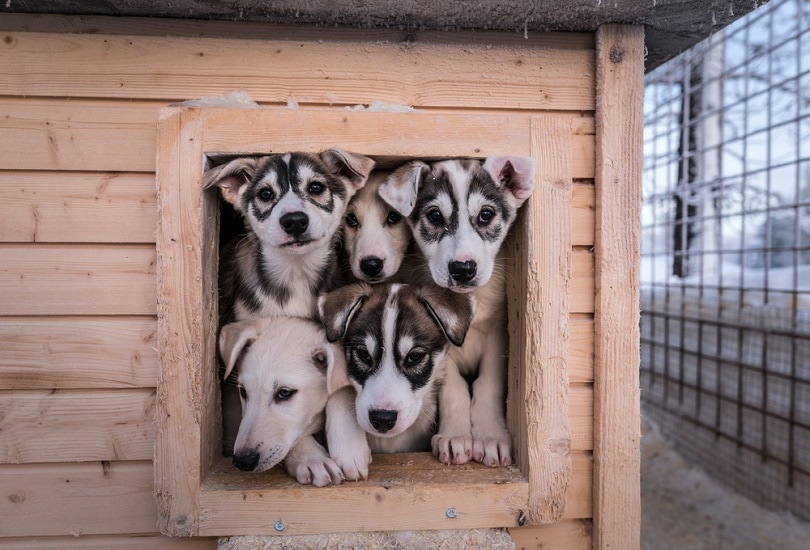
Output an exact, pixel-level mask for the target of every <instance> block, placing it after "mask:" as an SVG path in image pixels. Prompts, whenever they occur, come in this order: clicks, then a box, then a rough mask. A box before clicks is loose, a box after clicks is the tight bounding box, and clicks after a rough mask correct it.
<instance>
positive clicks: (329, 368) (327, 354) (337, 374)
mask: <svg viewBox="0 0 810 550" xmlns="http://www.w3.org/2000/svg"><path fill="white" fill-rule="evenodd" d="M312 360H313V362H314V363H315V365H316V366H317V367H318V368H319V369H322V370H323V372H324V373H325V374H326V391H327V392H328V393H329V395H332V394H333V393H335V392H336V391H337V390H339V389H340V388H342V387H343V386H348V385H349V384H350V382H349V372H348V370H347V368H346V354H345V352H344V351H343V346H341V345H340V344H324V345H323V346H320V347H318V348H317V349H315V350H314V351H313V355H312Z"/></svg>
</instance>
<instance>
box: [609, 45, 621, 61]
mask: <svg viewBox="0 0 810 550" xmlns="http://www.w3.org/2000/svg"><path fill="white" fill-rule="evenodd" d="M623 59H624V49H623V48H621V47H620V46H613V47H612V48H610V62H611V63H621V62H622V60H623Z"/></svg>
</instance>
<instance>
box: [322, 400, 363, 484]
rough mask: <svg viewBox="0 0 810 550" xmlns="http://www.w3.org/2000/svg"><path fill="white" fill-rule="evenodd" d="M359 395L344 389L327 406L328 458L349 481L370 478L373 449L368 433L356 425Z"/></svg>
mask: <svg viewBox="0 0 810 550" xmlns="http://www.w3.org/2000/svg"><path fill="white" fill-rule="evenodd" d="M355 396H356V393H355V391H354V388H352V387H351V386H344V387H342V388H340V389H339V390H337V391H336V392H335V393H333V394H332V395H330V396H329V401H327V402H326V444H327V445H328V446H329V455H330V456H331V457H332V459H334V461H335V462H336V463H337V464H338V466H340V468H341V469H342V470H343V475H344V477H345V478H346V479H351V480H353V481H357V480H359V479H366V478H368V465H369V464H371V449H370V448H369V446H368V438H367V437H366V432H365V431H364V430H363V428H361V427H360V424H358V423H357V415H356V412H355V407H354V402H355Z"/></svg>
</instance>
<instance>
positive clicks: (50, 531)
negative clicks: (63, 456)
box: [0, 462, 157, 537]
mask: <svg viewBox="0 0 810 550" xmlns="http://www.w3.org/2000/svg"><path fill="white" fill-rule="evenodd" d="M0 478H1V479H2V480H3V498H0V517H2V518H3V521H2V522H0V537H33V536H37V537H46V536H73V537H79V536H83V535H109V534H116V533H130V534H136V533H154V532H155V521H156V519H157V513H156V509H155V500H154V496H153V494H152V464H151V463H150V462H85V463H81V464H15V465H5V466H0Z"/></svg>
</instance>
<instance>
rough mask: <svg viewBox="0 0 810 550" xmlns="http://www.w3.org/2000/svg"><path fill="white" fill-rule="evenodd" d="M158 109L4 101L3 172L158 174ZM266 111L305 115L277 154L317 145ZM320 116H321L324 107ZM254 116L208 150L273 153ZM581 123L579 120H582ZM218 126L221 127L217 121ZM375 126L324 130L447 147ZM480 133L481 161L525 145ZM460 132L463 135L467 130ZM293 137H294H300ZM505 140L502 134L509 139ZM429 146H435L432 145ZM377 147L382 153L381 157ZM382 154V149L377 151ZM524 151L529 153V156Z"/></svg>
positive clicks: (586, 158) (584, 153) (400, 146)
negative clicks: (241, 135)
mask: <svg viewBox="0 0 810 550" xmlns="http://www.w3.org/2000/svg"><path fill="white" fill-rule="evenodd" d="M159 106H160V104H159V103H149V102H118V101H104V102H99V101H88V100H84V101H82V100H70V101H67V100H56V99H36V100H32V99H26V100H24V101H20V100H15V99H0V111H2V112H4V113H6V115H7V116H6V119H5V125H4V128H3V132H2V133H1V134H0V146H2V147H3V149H4V151H6V152H7V153H6V154H5V155H3V157H2V158H0V169H5V170H66V171H71V170H78V171H113V172H154V171H155V149H156V142H155V139H156V137H155V136H156V130H155V121H156V120H157V117H158V114H157V112H158V108H159ZM265 110H271V111H274V112H281V113H283V114H282V115H279V116H281V117H283V118H286V119H295V118H298V117H302V118H301V119H300V120H291V121H287V120H284V119H283V120H282V121H280V122H283V123H284V124H286V126H282V127H283V128H285V130H286V132H287V134H286V137H287V138H288V139H289V140H290V141H286V142H284V144H283V145H281V146H279V145H277V144H278V143H279V142H278V141H276V142H274V143H275V144H276V147H275V148H274V149H275V150H277V151H278V150H280V149H279V147H283V150H284V151H288V150H294V149H308V148H310V147H311V146H310V144H311V141H308V140H307V133H306V130H307V129H309V130H312V127H308V126H307V124H308V123H309V122H310V121H311V117H312V115H311V113H309V112H307V110H305V109H298V110H289V109H279V108H273V107H267V108H265V109H261V110H260V111H261V112H263V111H265ZM329 110H331V111H335V112H339V113H341V114H347V115H348V117H347V120H350V119H355V115H357V114H358V113H355V112H348V111H345V110H343V109H341V108H338V107H335V108H333V109H327V111H329ZM228 112H230V113H232V112H233V111H232V110H231V111H228ZM319 112H321V113H323V112H324V109H321V110H319ZM256 113H257V111H256V110H255V109H247V110H246V113H245V114H244V116H243V119H244V121H245V123H244V126H243V127H242V129H241V131H244V133H245V136H244V138H242V139H243V141H240V139H239V136H237V135H229V136H223V139H222V142H220V143H217V142H214V143H209V147H208V149H207V150H208V151H222V152H232V153H239V152H252V153H256V152H267V151H271V150H273V149H268V146H269V145H272V144H273V143H270V144H268V139H267V129H266V128H262V127H256V125H255V124H254V121H253V120H251V118H252V117H253V115H255V114H256ZM359 114H361V116H363V115H371V116H370V117H369V118H365V119H361V120H366V121H370V120H373V119H374V118H375V116H374V115H376V116H377V117H380V118H378V120H381V119H387V117H388V116H391V114H392V113H359ZM443 114H444V115H447V116H449V117H450V118H449V120H453V118H454V117H455V118H456V119H458V117H459V112H457V111H454V112H452V113H443ZM473 114H474V115H475V117H473ZM473 114H471V115H469V117H470V119H473V120H474V118H477V117H480V116H484V117H489V118H487V119H485V120H495V119H497V118H501V123H500V124H508V122H504V121H503V117H493V115H492V114H491V112H490V113H487V114H482V113H480V112H478V113H473ZM402 115H403V117H405V118H403V120H404V121H406V122H407V121H408V120H409V118H408V117H407V116H408V115H410V116H413V115H422V116H429V115H432V116H439V115H438V114H434V113H432V112H430V111H420V112H418V113H402ZM226 116H232V115H226ZM316 116H317V115H316ZM510 116H511V117H512V118H511V120H512V124H514V125H515V126H516V127H517V126H519V124H518V122H519V121H520V120H521V119H523V120H525V117H526V116H527V115H525V114H519V113H518V114H514V115H510ZM575 119H576V120H579V117H576V118H575ZM338 120H340V119H336V122H337V121H338ZM411 120H413V119H411ZM415 120H420V119H415ZM422 120H427V119H422ZM434 120H436V121H438V122H444V121H446V120H448V119H442V118H437V119H434ZM213 123H214V124H216V122H213ZM254 128H255V130H254ZM375 128H376V130H378V131H381V132H383V133H382V134H380V133H376V134H375V133H374V132H372V131H371V129H370V128H364V127H362V126H359V127H358V126H353V127H352V128H351V130H352V132H351V133H348V132H347V130H348V128H347V127H346V126H345V124H342V123H337V124H336V125H335V127H334V128H324V130H331V131H333V132H335V133H334V134H331V135H334V136H340V140H338V139H337V137H335V138H333V141H332V142H330V146H331V145H336V144H337V145H340V146H342V147H344V148H346V149H351V148H354V149H356V150H357V151H359V152H364V153H365V154H369V155H372V156H374V155H375V154H388V155H393V156H397V157H403V155H405V153H404V150H405V149H406V148H407V147H408V146H412V147H414V148H415V149H412V152H414V153H415V152H417V151H418V152H419V153H420V154H422V155H427V156H434V157H435V156H436V155H437V151H441V150H442V142H440V141H438V140H437V141H434V142H428V143H426V144H425V146H424V147H421V148H419V147H418V145H419V144H409V143H407V142H406V141H405V140H403V139H402V138H401V137H399V135H398V133H392V132H390V126H387V125H385V124H383V125H382V126H376V127H375ZM475 128H476V129H477V130H478V131H479V132H480V142H479V143H480V145H479V146H478V147H473V148H471V149H470V151H468V152H467V153H466V154H467V155H469V156H478V157H480V156H486V155H487V154H505V153H510V154H519V149H520V148H521V146H520V145H515V144H514V140H510V139H506V140H504V139H503V138H500V139H498V140H496V141H494V142H490V141H489V138H491V137H493V134H494V132H492V131H490V130H488V129H487V127H486V125H484V124H481V125H478V126H476V127H475ZM276 130H278V129H276ZM437 130H440V128H439V129H437ZM459 131H463V129H460V130H459ZM293 135H295V137H294V138H293ZM500 135H501V136H503V134H500ZM377 142H382V147H375V144H376V143H377ZM593 143H594V136H593V135H592V134H588V133H584V134H575V135H574V137H573V144H574V151H573V166H572V169H573V177H574V178H578V179H589V178H593V170H594V163H593ZM430 145H433V146H434V147H433V148H430V147H429V146H430ZM516 147H517V148H518V149H516ZM523 147H525V146H523ZM476 149H477V150H476ZM375 150H376V151H378V152H376V153H375ZM380 150H382V152H379V151H380ZM122 151H126V154H122ZM523 154H528V151H527V152H525V153H523ZM404 160H405V159H403V161H404Z"/></svg>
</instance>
